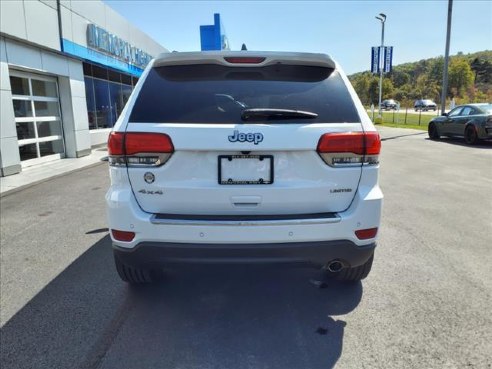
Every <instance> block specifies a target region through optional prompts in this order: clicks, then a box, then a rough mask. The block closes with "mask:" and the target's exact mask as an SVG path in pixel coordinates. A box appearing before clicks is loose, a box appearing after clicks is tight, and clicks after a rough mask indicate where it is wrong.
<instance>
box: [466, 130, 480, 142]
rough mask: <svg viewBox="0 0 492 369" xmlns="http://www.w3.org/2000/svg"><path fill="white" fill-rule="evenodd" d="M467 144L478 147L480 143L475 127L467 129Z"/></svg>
mask: <svg viewBox="0 0 492 369" xmlns="http://www.w3.org/2000/svg"><path fill="white" fill-rule="evenodd" d="M465 142H466V143H467V144H468V145H476V144H477V142H478V135H477V130H476V129H475V127H474V126H468V127H466V129H465Z"/></svg>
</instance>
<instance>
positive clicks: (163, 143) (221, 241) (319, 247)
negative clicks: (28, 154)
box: [106, 51, 383, 283]
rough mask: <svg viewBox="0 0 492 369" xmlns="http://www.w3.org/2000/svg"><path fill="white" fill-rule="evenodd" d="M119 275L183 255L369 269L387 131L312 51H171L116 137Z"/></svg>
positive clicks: (147, 271) (136, 274)
mask: <svg viewBox="0 0 492 369" xmlns="http://www.w3.org/2000/svg"><path fill="white" fill-rule="evenodd" d="M108 148H109V154H110V176H111V187H110V189H109V190H108V192H107V195H106V200H107V211H108V220H109V226H110V229H111V237H112V241H113V251H114V256H115V262H116V267H117V271H118V273H119V275H120V277H121V278H122V279H123V280H124V281H127V282H130V283H142V282H150V281H152V278H153V275H154V272H155V271H159V270H162V268H165V267H166V266H168V265H172V264H180V263H292V264H298V263H300V264H310V265H313V266H317V267H323V268H325V269H326V270H328V271H329V272H330V274H332V275H334V276H336V277H337V278H339V279H345V280H359V279H362V278H365V277H366V276H367V274H368V273H369V271H370V269H371V264H372V260H373V253H374V249H375V246H376V235H377V230H378V227H379V222H380V216H381V205H382V197H383V196H382V193H381V190H380V188H379V186H378V168H379V165H378V155H379V151H380V139H379V135H378V133H377V132H376V130H375V128H374V126H373V125H372V123H371V121H370V119H369V118H368V116H367V113H366V112H365V110H364V108H363V106H362V104H361V103H360V101H359V99H358V98H357V95H356V94H355V92H354V90H353V88H352V86H351V85H350V83H349V82H348V80H347V78H346V76H345V74H344V73H343V71H342V70H341V69H340V67H339V66H338V65H337V64H336V63H335V62H334V61H333V60H332V59H331V58H329V57H328V56H326V55H323V54H307V53H276V52H275V53H273V52H272V53H267V52H249V51H248V52H246V51H241V52H197V53H167V54H162V55H160V56H159V57H158V58H156V59H155V60H153V61H152V62H151V63H150V64H149V66H148V67H147V68H146V70H145V72H144V73H143V75H142V77H141V78H140V80H139V82H138V84H137V86H136V88H135V90H134V92H133V94H132V96H131V97H130V99H129V101H128V103H127V105H126V107H125V109H124V111H123V113H122V115H121V117H120V119H119V120H118V122H117V123H116V125H115V127H114V130H113V132H112V133H111V134H110V137H109V141H108Z"/></svg>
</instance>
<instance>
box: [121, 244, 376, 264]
mask: <svg viewBox="0 0 492 369" xmlns="http://www.w3.org/2000/svg"><path fill="white" fill-rule="evenodd" d="M375 247H376V243H371V244H369V245H365V246H357V245H355V244H354V243H353V242H351V241H348V240H339V241H326V242H323V241H321V242H289V243H269V244H227V245H224V244H186V243H169V242H142V243H139V244H138V245H137V246H136V247H134V248H132V249H126V248H123V247H119V246H117V245H113V251H114V254H115V257H117V258H118V259H119V260H120V261H121V262H123V263H124V264H126V265H129V266H133V267H147V268H151V267H157V266H165V265H170V264H186V263H197V264H277V263H281V264H304V265H310V266H314V267H322V266H323V265H325V264H327V263H328V262H330V261H333V260H338V261H341V262H342V263H343V264H344V266H346V267H355V266H359V265H362V264H364V263H365V262H366V261H367V260H368V259H369V258H370V257H371V255H372V254H373V253H374V249H375Z"/></svg>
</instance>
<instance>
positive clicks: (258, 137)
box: [228, 129, 263, 145]
mask: <svg viewBox="0 0 492 369" xmlns="http://www.w3.org/2000/svg"><path fill="white" fill-rule="evenodd" d="M228 139H229V141H230V142H245V141H248V142H253V143H254V144H255V145H258V143H260V142H261V141H263V135H262V134H261V133H259V132H257V133H239V131H238V130H237V129H236V130H235V131H234V133H233V134H232V135H231V136H228Z"/></svg>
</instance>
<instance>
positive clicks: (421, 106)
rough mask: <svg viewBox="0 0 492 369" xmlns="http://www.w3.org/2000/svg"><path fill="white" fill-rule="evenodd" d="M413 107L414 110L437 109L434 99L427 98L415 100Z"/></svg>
mask: <svg viewBox="0 0 492 369" xmlns="http://www.w3.org/2000/svg"><path fill="white" fill-rule="evenodd" d="M413 108H414V109H415V111H419V110H421V111H428V110H432V111H436V110H437V105H436V103H435V102H434V101H432V100H429V99H424V100H417V101H415V104H414V105H413Z"/></svg>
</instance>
